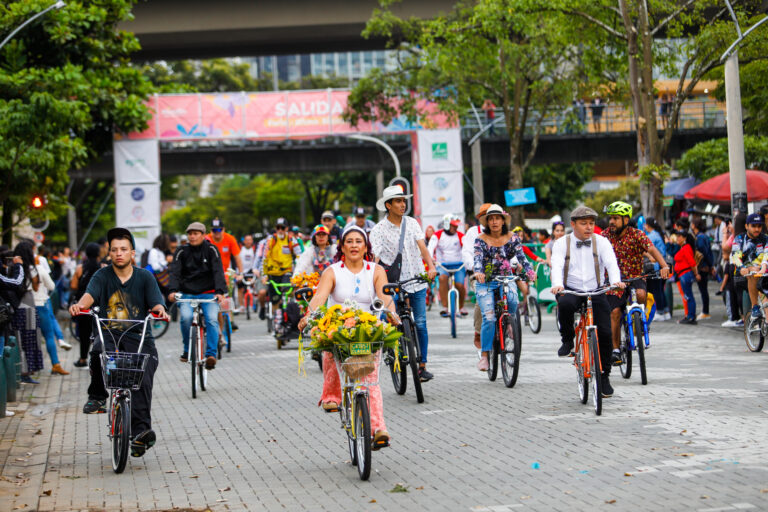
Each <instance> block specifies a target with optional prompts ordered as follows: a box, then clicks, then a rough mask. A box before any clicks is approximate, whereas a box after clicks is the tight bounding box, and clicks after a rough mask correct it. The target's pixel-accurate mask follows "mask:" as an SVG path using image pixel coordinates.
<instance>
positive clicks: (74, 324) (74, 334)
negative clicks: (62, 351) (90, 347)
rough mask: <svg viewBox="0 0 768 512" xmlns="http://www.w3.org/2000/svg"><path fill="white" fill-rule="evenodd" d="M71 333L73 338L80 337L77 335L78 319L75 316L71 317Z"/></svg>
mask: <svg viewBox="0 0 768 512" xmlns="http://www.w3.org/2000/svg"><path fill="white" fill-rule="evenodd" d="M89 320H90V319H89ZM69 334H71V335H72V338H74V339H76V340H79V339H80V337H79V336H78V335H77V320H75V319H74V318H70V319H69Z"/></svg>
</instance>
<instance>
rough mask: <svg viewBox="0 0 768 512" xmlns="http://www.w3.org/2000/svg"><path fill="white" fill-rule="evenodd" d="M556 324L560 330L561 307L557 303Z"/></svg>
mask: <svg viewBox="0 0 768 512" xmlns="http://www.w3.org/2000/svg"><path fill="white" fill-rule="evenodd" d="M555 325H557V332H560V331H561V330H562V329H560V309H559V308H558V307H557V305H555Z"/></svg>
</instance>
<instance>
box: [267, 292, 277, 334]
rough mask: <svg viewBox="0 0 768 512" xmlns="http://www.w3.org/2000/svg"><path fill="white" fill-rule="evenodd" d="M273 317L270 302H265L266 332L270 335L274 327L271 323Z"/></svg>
mask: <svg viewBox="0 0 768 512" xmlns="http://www.w3.org/2000/svg"><path fill="white" fill-rule="evenodd" d="M273 315H274V314H273V313H272V301H270V300H267V313H266V315H265V316H266V317H267V332H268V333H270V334H271V333H272V331H273V330H274V327H275V326H274V325H273V322H274V318H273Z"/></svg>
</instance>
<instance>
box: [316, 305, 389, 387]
mask: <svg viewBox="0 0 768 512" xmlns="http://www.w3.org/2000/svg"><path fill="white" fill-rule="evenodd" d="M308 327H309V333H310V335H311V337H312V339H311V342H310V344H309V348H310V349H312V350H319V351H329V352H332V353H333V357H334V359H336V361H337V363H339V364H340V368H341V371H342V372H343V373H345V374H346V375H347V376H349V378H350V379H352V380H360V379H362V378H364V377H365V376H367V375H369V374H371V373H372V372H373V371H374V370H375V366H376V361H377V360H378V359H377V357H376V354H377V353H378V352H379V351H380V350H381V349H393V350H395V351H396V352H397V351H398V350H399V344H398V339H400V336H402V333H401V332H400V331H399V330H398V329H397V328H396V327H395V326H393V325H392V324H390V323H389V322H385V321H382V320H381V319H379V318H378V317H377V316H376V315H374V314H372V313H369V312H367V311H364V310H362V309H360V308H359V307H358V305H357V303H355V302H353V301H346V302H345V303H344V304H343V305H341V304H336V305H333V306H330V307H326V306H322V307H320V308H318V310H317V311H316V312H315V313H314V314H313V315H312V318H311V319H310V321H309V324H308ZM395 360H397V357H396V358H395Z"/></svg>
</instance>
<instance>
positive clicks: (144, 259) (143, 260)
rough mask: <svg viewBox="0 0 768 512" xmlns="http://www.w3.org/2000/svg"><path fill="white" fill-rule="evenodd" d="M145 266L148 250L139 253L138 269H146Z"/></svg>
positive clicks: (147, 263)
mask: <svg viewBox="0 0 768 512" xmlns="http://www.w3.org/2000/svg"><path fill="white" fill-rule="evenodd" d="M147 265H149V250H146V251H144V252H143V253H141V265H140V268H147Z"/></svg>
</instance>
